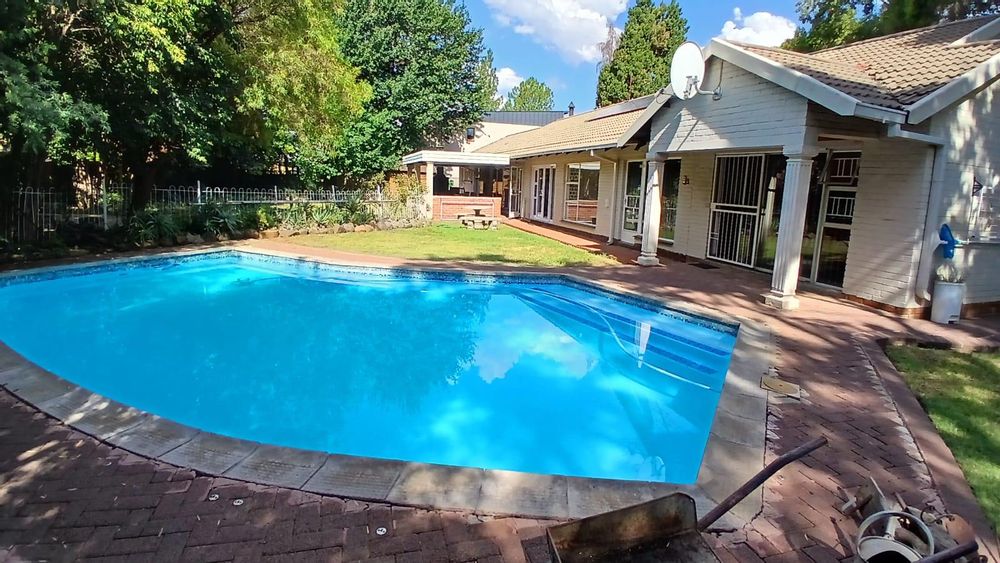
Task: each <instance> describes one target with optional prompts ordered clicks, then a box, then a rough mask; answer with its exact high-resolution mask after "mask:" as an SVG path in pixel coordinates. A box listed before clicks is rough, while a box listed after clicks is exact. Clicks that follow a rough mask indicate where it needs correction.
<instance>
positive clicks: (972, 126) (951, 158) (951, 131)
mask: <svg viewBox="0 0 1000 563" xmlns="http://www.w3.org/2000/svg"><path fill="white" fill-rule="evenodd" d="M931 131H932V132H933V133H934V134H935V135H938V136H942V137H945V138H947V139H949V141H950V142H949V145H948V147H947V166H946V167H945V169H944V170H945V172H944V175H943V177H942V179H941V181H942V186H941V187H942V190H941V191H942V194H943V196H942V197H943V202H942V205H941V213H940V214H939V215H938V216H937V217H935V218H932V220H933V221H934V224H935V225H940V224H942V223H948V224H949V225H951V227H952V230H953V231H954V232H955V236H957V237H959V238H961V239H967V238H968V236H969V234H970V225H969V214H970V211H971V205H972V197H973V196H972V182H973V178H978V179H979V181H981V182H983V183H984V184H990V183H995V182H998V181H1000V83H994V84H993V85H991V86H990V87H988V88H986V89H984V90H983V91H981V92H979V93H978V94H977V95H976V96H974V97H973V98H971V99H968V100H966V101H964V102H962V103H959V104H956V105H955V106H953V107H951V108H949V109H947V110H945V111H943V112H942V113H940V114H938V115H937V116H935V117H934V118H933V120H932V122H931ZM935 258H936V259H937V260H938V261H936V262H935V264H937V263H939V260H940V251H938V252H937V253H936V255H935ZM955 260H956V262H957V263H958V264H959V265H960V266H961V267H962V268H963V269H964V270H965V273H966V295H965V302H966V303H985V302H991V301H1000V244H996V243H986V244H973V245H970V246H968V247H965V248H961V249H959V250H958V251H957V252H956V254H955Z"/></svg>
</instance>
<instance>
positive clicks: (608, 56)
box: [597, 20, 621, 71]
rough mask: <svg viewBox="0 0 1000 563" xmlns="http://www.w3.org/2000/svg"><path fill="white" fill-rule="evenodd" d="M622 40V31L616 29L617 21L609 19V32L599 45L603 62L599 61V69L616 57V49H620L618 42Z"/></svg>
mask: <svg viewBox="0 0 1000 563" xmlns="http://www.w3.org/2000/svg"><path fill="white" fill-rule="evenodd" d="M620 40H621V33H619V31H618V30H617V29H615V23H614V22H613V21H611V20H608V34H607V36H606V37H605V39H604V41H601V42H600V43H598V44H597V46H598V47H599V48H600V49H601V62H599V63H597V70H598V71H600V70H601V69H602V68H604V66H605V65H607V64H608V63H610V62H611V60H612V59H613V58H614V57H615V50H616V49H618V43H619V41H620Z"/></svg>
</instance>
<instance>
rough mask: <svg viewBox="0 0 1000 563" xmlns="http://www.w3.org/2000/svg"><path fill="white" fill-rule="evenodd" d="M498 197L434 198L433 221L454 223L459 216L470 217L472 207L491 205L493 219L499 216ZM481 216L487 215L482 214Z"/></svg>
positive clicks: (444, 196)
mask: <svg viewBox="0 0 1000 563" xmlns="http://www.w3.org/2000/svg"><path fill="white" fill-rule="evenodd" d="M500 201H501V198H499V197H473V196H459V195H436V196H434V210H433V217H434V220H435V221H454V220H456V219H458V216H459V215H472V213H473V211H472V209H471V208H470V206H472V205H492V206H493V213H492V215H493V216H494V217H499V216H500ZM483 215H489V213H486V212H483Z"/></svg>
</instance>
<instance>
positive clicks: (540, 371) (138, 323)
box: [0, 251, 737, 484]
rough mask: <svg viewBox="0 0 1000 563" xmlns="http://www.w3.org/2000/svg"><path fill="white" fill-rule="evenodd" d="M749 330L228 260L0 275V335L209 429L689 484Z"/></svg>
mask: <svg viewBox="0 0 1000 563" xmlns="http://www.w3.org/2000/svg"><path fill="white" fill-rule="evenodd" d="M736 332H737V329H736V327H735V326H734V325H729V324H722V323H716V322H712V321H709V320H707V319H704V318H701V317H697V316H690V315H686V314H683V313H680V312H676V311H671V310H666V309H656V308H651V307H649V306H648V305H646V304H644V303H640V302H637V301H635V300H633V299H630V298H625V297H622V296H616V295H614V294H610V293H606V292H603V291H598V290H596V289H594V288H591V287H588V286H585V285H583V284H579V283H574V282H571V281H568V280H566V279H560V278H558V277H553V276H532V275H518V276H490V275H461V274H447V273H427V272H423V273H421V272H408V271H390V270H377V269H356V268H354V269H352V268H342V267H335V266H330V265H325V264H318V263H314V262H307V261H300V260H294V259H287V258H278V257H273V256H263V255H258V254H252V253H243V252H235V251H227V252H217V253H211V254H202V255H196V256H190V257H177V258H165V259H156V260H144V261H137V262H131V263H126V264H120V263H119V264H114V263H112V264H102V265H100V266H94V267H86V268H76V269H71V270H63V271H49V272H42V273H37V274H28V275H22V276H8V277H6V278H3V279H0V339H2V340H3V341H4V342H5V343H6V344H7V345H9V346H10V347H11V348H13V349H14V350H16V351H18V352H19V353H21V354H22V355H24V356H25V357H26V358H27V359H29V360H31V361H33V362H35V363H36V364H38V365H40V366H41V367H43V368H45V369H47V370H49V371H51V372H53V373H56V374H58V375H60V376H62V377H64V378H66V379H68V380H70V381H72V382H73V383H76V384H78V385H81V386H83V387H86V388H87V389H90V390H91V391H93V392H95V393H99V394H101V395H104V396H106V397H109V398H111V399H115V400H117V401H120V402H122V403H125V404H127V405H131V406H134V407H136V408H138V409H142V410H145V411H148V412H150V413H153V414H157V415H160V416H162V417H165V418H168V419H171V420H174V421H177V422H180V423H182V424H186V425H190V426H193V427H195V428H198V429H202V430H205V431H210V432H215V433H219V434H223V435H227V436H232V437H236V438H242V439H247V440H253V441H257V442H263V443H268V444H275V445H281V446H289V447H295V448H303V449H309V450H318V451H323V452H329V453H338V454H347V455H356V456H365V457H373V458H385V459H397V460H406V461H417V462H425V463H433V464H444V465H456V466H465V467H478V468H489V469H505V470H512V471H522V472H528V473H542V474H553V475H566V476H575V477H599V478H608V479H623V480H638V481H659V482H666V483H677V484H689V483H694V482H695V480H696V479H697V476H698V469H699V467H700V465H701V460H702V456H703V454H704V451H705V446H706V443H707V441H708V437H709V431H710V429H711V427H712V422H713V419H714V416H715V411H716V408H717V406H718V403H719V397H720V393H721V391H722V387H723V384H724V381H725V377H726V372H727V368H728V366H729V363H730V358H731V354H732V350H733V346H734V344H735V341H736Z"/></svg>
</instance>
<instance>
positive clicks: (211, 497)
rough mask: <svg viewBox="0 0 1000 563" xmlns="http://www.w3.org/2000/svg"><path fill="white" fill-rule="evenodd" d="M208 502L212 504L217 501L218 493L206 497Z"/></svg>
mask: <svg viewBox="0 0 1000 563" xmlns="http://www.w3.org/2000/svg"><path fill="white" fill-rule="evenodd" d="M208 500H210V501H212V502H215V501H217V500H219V493H212V494H210V495H208Z"/></svg>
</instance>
